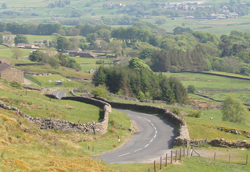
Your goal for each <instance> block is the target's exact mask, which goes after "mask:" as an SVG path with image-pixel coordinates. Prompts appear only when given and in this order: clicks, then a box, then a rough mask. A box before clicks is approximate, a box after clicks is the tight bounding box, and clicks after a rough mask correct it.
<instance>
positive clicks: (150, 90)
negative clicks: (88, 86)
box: [93, 58, 187, 103]
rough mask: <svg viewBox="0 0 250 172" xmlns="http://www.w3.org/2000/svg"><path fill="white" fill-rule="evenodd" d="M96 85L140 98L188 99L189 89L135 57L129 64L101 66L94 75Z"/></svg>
mask: <svg viewBox="0 0 250 172" xmlns="http://www.w3.org/2000/svg"><path fill="white" fill-rule="evenodd" d="M93 82H94V84H95V86H99V85H104V86H106V87H107V88H108V90H109V91H110V92H112V93H116V94H122V95H126V96H133V97H136V98H138V99H140V100H144V99H155V100H165V101H167V102H169V103H173V102H179V103H185V102H186V101H187V90H186V88H184V87H183V85H182V84H181V83H180V81H179V80H178V79H177V78H172V77H170V78H167V77H166V76H164V75H162V74H155V73H153V72H152V71H151V69H150V68H149V67H148V66H147V65H146V64H145V62H144V61H142V60H140V59H138V58H133V59H132V60H131V61H130V62H129V65H128V66H114V67H104V66H101V67H100V68H99V69H98V71H97V73H96V74H95V75H94V79H93Z"/></svg>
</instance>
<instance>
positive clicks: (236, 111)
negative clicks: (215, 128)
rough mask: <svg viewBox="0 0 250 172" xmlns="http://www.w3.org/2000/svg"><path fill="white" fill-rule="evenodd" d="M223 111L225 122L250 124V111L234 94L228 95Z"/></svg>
mask: <svg viewBox="0 0 250 172" xmlns="http://www.w3.org/2000/svg"><path fill="white" fill-rule="evenodd" d="M221 111H222V120H223V121H229V122H234V123H241V124H248V123H249V119H250V115H249V111H248V109H247V108H246V106H244V105H243V104H242V102H241V101H240V100H239V99H237V98H236V96H235V94H233V93H229V94H228V95H227V97H226V99H225V101H224V103H223V105H222V110H221Z"/></svg>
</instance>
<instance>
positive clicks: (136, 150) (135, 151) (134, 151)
mask: <svg viewBox="0 0 250 172" xmlns="http://www.w3.org/2000/svg"><path fill="white" fill-rule="evenodd" d="M140 150H142V148H140V149H137V150H135V151H134V152H138V151H140Z"/></svg>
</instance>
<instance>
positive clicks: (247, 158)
mask: <svg viewBox="0 0 250 172" xmlns="http://www.w3.org/2000/svg"><path fill="white" fill-rule="evenodd" d="M247 164H248V155H247V157H246V165H247Z"/></svg>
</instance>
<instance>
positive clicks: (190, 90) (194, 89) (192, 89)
mask: <svg viewBox="0 0 250 172" xmlns="http://www.w3.org/2000/svg"><path fill="white" fill-rule="evenodd" d="M187 90H188V93H196V88H195V87H194V85H189V86H188V88H187Z"/></svg>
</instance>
